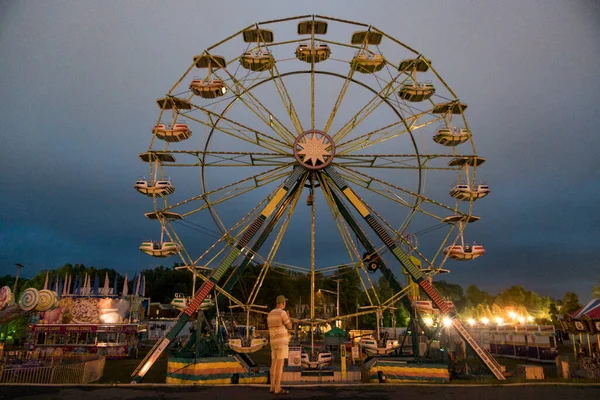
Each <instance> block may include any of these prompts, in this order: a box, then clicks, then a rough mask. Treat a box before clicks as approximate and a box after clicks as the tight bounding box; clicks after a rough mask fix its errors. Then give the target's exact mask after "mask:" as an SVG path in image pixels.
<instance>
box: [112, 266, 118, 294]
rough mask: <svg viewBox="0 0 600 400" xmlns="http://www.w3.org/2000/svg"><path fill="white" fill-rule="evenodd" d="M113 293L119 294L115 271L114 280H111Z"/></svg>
mask: <svg viewBox="0 0 600 400" xmlns="http://www.w3.org/2000/svg"><path fill="white" fill-rule="evenodd" d="M113 294H114V295H115V296H117V295H118V294H119V293H118V290H117V273H116V272H115V279H114V282H113Z"/></svg>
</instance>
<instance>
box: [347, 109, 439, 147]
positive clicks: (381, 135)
mask: <svg viewBox="0 0 600 400" xmlns="http://www.w3.org/2000/svg"><path fill="white" fill-rule="evenodd" d="M430 115H431V110H427V111H422V112H419V113H417V114H413V115H411V116H409V117H405V118H404V119H403V120H401V121H397V122H394V123H391V124H389V125H386V126H384V127H381V128H378V129H375V130H373V131H370V132H368V133H365V134H362V135H360V136H358V137H356V138H352V139H350V140H347V141H345V142H343V143H340V144H339V145H338V146H336V150H338V154H350V153H352V152H354V151H357V150H363V149H366V148H368V147H372V146H374V145H377V144H380V143H383V142H385V141H387V140H390V139H394V138H396V137H399V136H401V135H404V134H406V133H409V132H412V131H415V130H418V129H422V128H424V127H426V126H428V125H431V124H433V123H436V122H438V121H440V120H442V119H443V117H440V116H436V117H434V118H432V119H430V120H423V119H424V118H425V117H427V116H430Z"/></svg>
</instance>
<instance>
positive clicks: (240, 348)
mask: <svg viewBox="0 0 600 400" xmlns="http://www.w3.org/2000/svg"><path fill="white" fill-rule="evenodd" d="M267 343H268V342H267V339H264V338H252V339H249V343H246V341H245V340H244V339H240V338H235V339H229V340H228V341H227V346H229V348H230V349H231V350H233V351H235V352H236V353H254V352H256V351H258V350H260V349H262V348H263V347H265V346H266V345H267Z"/></svg>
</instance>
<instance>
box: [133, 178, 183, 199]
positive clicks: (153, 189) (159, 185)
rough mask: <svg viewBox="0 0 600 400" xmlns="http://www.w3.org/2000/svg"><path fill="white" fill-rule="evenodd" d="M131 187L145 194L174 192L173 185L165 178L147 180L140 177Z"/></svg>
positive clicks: (157, 194)
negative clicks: (152, 180)
mask: <svg viewBox="0 0 600 400" xmlns="http://www.w3.org/2000/svg"><path fill="white" fill-rule="evenodd" d="M133 188H134V189H135V190H137V191H138V192H140V193H141V194H145V195H146V196H160V197H162V196H167V195H169V194H171V193H173V192H175V187H174V186H173V184H172V183H171V180H170V179H167V180H157V181H154V183H152V182H148V181H147V180H146V179H144V178H140V179H138V180H137V181H136V182H135V185H133Z"/></svg>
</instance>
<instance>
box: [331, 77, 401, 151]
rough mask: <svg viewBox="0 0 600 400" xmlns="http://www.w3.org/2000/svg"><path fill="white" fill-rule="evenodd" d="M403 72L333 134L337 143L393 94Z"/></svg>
mask: <svg viewBox="0 0 600 400" xmlns="http://www.w3.org/2000/svg"><path fill="white" fill-rule="evenodd" d="M402 75H403V73H399V74H398V75H397V76H396V77H395V78H394V79H393V80H391V81H390V82H389V83H388V84H387V85H385V86H384V87H383V88H382V89H381V90H380V91H379V92H378V93H377V94H376V95H375V96H374V97H373V98H372V99H371V100H369V102H368V103H367V104H366V105H364V106H363V107H362V108H361V109H360V110H359V111H358V112H357V113H356V114H355V115H354V116H352V117H351V118H349V119H348V121H347V122H346V123H345V124H344V125H343V126H342V127H341V128H340V129H339V130H338V131H337V132H336V133H335V134H334V135H333V139H334V141H335V142H336V143H339V142H341V140H342V139H343V138H344V137H346V136H347V135H349V134H350V133H351V132H352V131H353V130H354V129H356V128H357V127H358V126H359V125H360V124H361V123H362V122H363V121H364V120H365V119H366V118H367V117H368V116H369V115H371V114H372V113H373V112H374V111H375V110H376V109H377V108H379V106H380V105H381V104H382V103H383V102H384V101H386V100H387V98H388V97H390V96H392V95H393V94H394V92H395V91H396V89H397V87H396V86H395V83H398V78H399V77H401V76H402Z"/></svg>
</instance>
